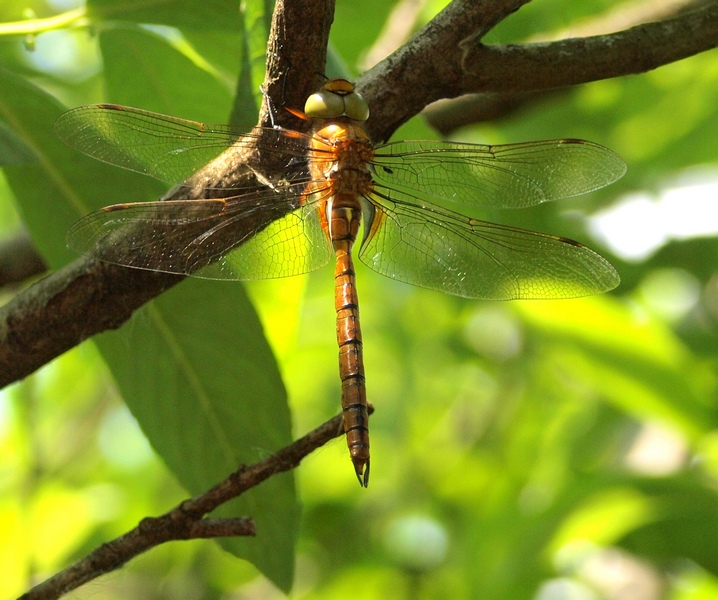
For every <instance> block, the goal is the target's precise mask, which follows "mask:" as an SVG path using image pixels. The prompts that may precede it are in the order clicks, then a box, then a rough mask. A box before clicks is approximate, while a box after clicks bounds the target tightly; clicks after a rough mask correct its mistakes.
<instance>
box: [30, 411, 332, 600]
mask: <svg viewBox="0 0 718 600" xmlns="http://www.w3.org/2000/svg"><path fill="white" fill-rule="evenodd" d="M343 433H344V431H343V428H342V416H341V415H338V416H336V417H334V418H333V419H330V420H329V421H327V422H326V423H324V424H322V425H320V426H319V427H317V428H316V429H314V430H312V431H310V432H309V433H308V434H306V435H305V436H304V437H301V438H299V439H298V440H296V441H295V442H293V443H292V444H290V445H289V446H286V447H285V448H283V449H281V450H280V451H279V452H277V453H276V454H273V455H272V456H270V457H269V458H266V459H264V460H262V461H260V462H258V463H255V464H253V465H251V466H248V467H244V466H243V467H240V468H239V469H238V470H237V471H235V472H234V473H232V474H231V475H230V476H229V477H227V478H226V479H225V480H224V481H222V482H220V483H218V484H217V485H216V486H214V487H213V488H212V489H210V490H208V491H206V492H204V493H203V494H200V495H198V496H195V497H194V498H190V499H188V500H185V501H184V502H182V503H180V504H179V505H178V506H176V507H175V508H173V509H172V510H170V511H169V512H167V513H165V514H163V515H161V516H159V517H148V518H146V519H143V520H142V521H141V522H140V523H139V524H138V525H137V527H135V528H134V529H132V530H130V531H128V532H127V533H125V534H124V535H122V536H120V537H118V538H116V539H114V540H112V541H110V542H107V543H105V544H102V545H101V546H99V547H98V548H97V549H95V550H94V551H93V552H91V553H90V554H88V555H87V556H86V557H84V558H83V559H81V560H80V561H78V562H77V563H75V564H74V565H71V566H70V567H68V568H67V569H64V570H63V571H60V572H59V573H57V574H56V575H54V576H52V577H51V578H49V579H47V580H46V581H44V582H42V583H40V584H39V585H37V586H35V587H34V588H32V589H31V590H30V591H28V592H27V593H25V594H24V595H23V596H21V597H20V600H51V599H54V598H59V597H60V596H62V595H63V594H66V593H67V592H69V591H72V590H74V589H76V588H78V587H80V586H81V585H82V584H84V583H87V582H88V581H91V580H92V579H95V578H97V577H99V576H100V575H104V574H105V573H109V572H110V571H113V570H115V569H117V568H119V567H121V566H122V565H124V564H125V563H126V562H128V561H129V560H131V559H133V558H134V557H136V556H139V555H140V554H142V553H143V552H146V551H147V550H150V549H151V548H154V547H155V546H158V545H159V544H162V543H165V542H170V541H176V540H190V539H205V538H216V537H227V536H237V535H240V536H253V535H256V533H257V532H256V531H255V526H254V522H253V521H252V519H251V518H248V517H244V518H237V519H205V518H203V517H204V515H206V514H209V513H211V512H212V511H214V510H215V509H217V508H218V507H219V506H221V505H222V504H224V503H226V502H228V501H229V500H232V499H233V498H236V497H237V496H239V495H241V494H243V493H244V492H246V491H247V490H249V489H251V488H253V487H255V486H257V485H259V484H260V483H262V482H263V481H265V480H266V479H268V478H269V477H271V476H272V475H274V474H276V473H282V472H284V471H289V470H290V469H294V468H295V467H296V466H297V465H299V463H300V462H301V461H302V459H304V457H306V456H307V455H308V454H310V453H311V452H313V451H314V450H316V449H317V448H319V447H321V446H323V445H324V444H326V443H327V442H328V441H330V440H332V439H333V438H335V437H338V436H339V435H343ZM259 533H260V534H261V532H259Z"/></svg>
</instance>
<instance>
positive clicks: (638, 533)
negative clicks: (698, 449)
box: [620, 477, 718, 576]
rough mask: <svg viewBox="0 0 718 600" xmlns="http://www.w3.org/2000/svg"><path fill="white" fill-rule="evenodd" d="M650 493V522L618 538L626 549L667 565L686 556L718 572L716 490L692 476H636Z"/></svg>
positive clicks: (638, 485)
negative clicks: (662, 477)
mask: <svg viewBox="0 0 718 600" xmlns="http://www.w3.org/2000/svg"><path fill="white" fill-rule="evenodd" d="M634 485H635V486H636V487H638V488H639V489H642V491H644V493H646V494H649V495H650V504H649V511H648V515H649V516H650V517H651V518H650V519H649V520H650V522H648V523H646V524H645V525H643V526H641V527H638V528H637V529H635V530H633V531H631V532H630V533H629V534H628V535H626V536H625V537H624V538H623V539H622V540H621V542H620V544H621V546H623V547H624V548H626V549H627V550H629V551H631V552H634V553H636V554H639V555H641V556H645V557H646V558H649V559H651V560H653V561H655V562H657V563H659V564H660V565H661V566H663V567H666V568H669V569H670V568H673V567H675V566H676V561H678V560H679V559H686V558H687V559H689V560H692V561H694V562H695V563H697V564H699V565H700V566H701V567H703V568H704V569H706V570H707V571H710V572H711V573H713V575H715V576H718V553H716V539H718V494H717V493H716V491H715V489H711V488H709V487H706V485H705V482H704V481H701V480H699V479H698V478H693V477H676V478H666V479H656V480H653V481H651V480H644V481H641V480H637V481H636V482H635V483H634Z"/></svg>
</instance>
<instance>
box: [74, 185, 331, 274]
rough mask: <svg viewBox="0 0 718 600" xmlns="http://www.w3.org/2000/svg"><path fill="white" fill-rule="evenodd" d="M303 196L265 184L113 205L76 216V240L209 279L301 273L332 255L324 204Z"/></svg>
mask: <svg viewBox="0 0 718 600" xmlns="http://www.w3.org/2000/svg"><path fill="white" fill-rule="evenodd" d="M300 198H301V196H298V195H297V194H294V193H291V194H290V193H286V194H279V193H275V192H261V193H256V194H247V195H244V196H241V197H237V198H228V199H217V200H187V201H184V200H177V201H163V202H143V203H136V204H121V205H113V206H109V207H106V208H104V209H101V210H98V211H95V212H93V213H91V214H89V215H87V216H85V217H83V218H82V219H80V220H79V221H78V222H77V223H75V225H73V226H72V228H71V229H70V231H69V233H68V246H70V248H72V249H74V250H77V251H78V252H81V253H83V254H86V255H89V256H94V257H96V258H98V259H100V260H103V261H106V262H110V263H114V264H118V265H122V266H126V267H132V268H136V269H145V270H150V271H161V272H165V273H176V274H181V275H191V276H194V277H201V278H205V279H230V280H239V279H265V278H273V277H283V276H289V275H298V274H301V273H307V272H309V271H311V270H313V269H316V268H318V267H320V266H322V265H324V264H326V262H327V261H328V260H329V257H330V256H331V251H330V249H329V246H328V242H327V240H326V237H323V236H324V233H323V230H322V228H321V224H320V221H319V218H318V216H317V213H316V204H314V203H310V204H301V202H300ZM322 242H323V243H322Z"/></svg>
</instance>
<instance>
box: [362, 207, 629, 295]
mask: <svg viewBox="0 0 718 600" xmlns="http://www.w3.org/2000/svg"><path fill="white" fill-rule="evenodd" d="M371 204H372V205H373V207H374V215H373V220H372V222H371V224H370V227H369V228H368V230H367V235H366V237H365V240H364V242H363V244H362V246H361V249H360V252H359V258H360V259H361V260H362V262H364V263H365V264H366V265H368V266H369V267H371V268H372V269H374V270H375V271H377V272H379V273H381V274H382V275H385V276H387V277H390V278H392V279H397V280H399V281H403V282H405V283H411V284H414V285H418V286H420V287H425V288H429V289H433V290H438V291H440V292H446V293H449V294H454V295H456V296H462V297H464V298H481V299H486V300H517V299H554V298H576V297H580V296H588V295H591V294H598V293H601V292H605V291H608V290H610V289H613V288H614V287H616V286H617V285H618V283H619V277H618V274H617V273H616V270H615V269H614V268H613V267H612V266H611V265H610V264H609V263H608V261H606V260H605V259H604V258H602V257H601V256H599V255H598V254H596V253H595V252H593V251H592V250H590V249H588V248H586V247H585V246H583V245H581V244H579V243H578V242H574V241H572V240H568V239H565V238H560V237H555V236H551V235H544V234H541V233H536V232H532V231H527V230H523V229H518V228H514V227H507V226H504V225H498V224H495V223H489V222H486V221H479V220H477V219H470V218H468V217H465V216H463V215H459V214H456V213H452V212H448V211H444V210H441V209H439V208H437V207H423V208H420V207H418V206H415V205H413V204H408V203H407V202H404V201H402V200H400V199H397V198H393V199H389V198H387V197H380V196H375V197H372V198H371Z"/></svg>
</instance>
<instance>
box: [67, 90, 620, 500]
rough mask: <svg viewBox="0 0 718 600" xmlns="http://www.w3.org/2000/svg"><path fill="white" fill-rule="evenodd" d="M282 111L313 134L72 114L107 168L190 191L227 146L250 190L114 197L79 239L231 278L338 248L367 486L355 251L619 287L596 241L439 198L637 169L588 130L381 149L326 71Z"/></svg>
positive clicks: (458, 280) (536, 192)
mask: <svg viewBox="0 0 718 600" xmlns="http://www.w3.org/2000/svg"><path fill="white" fill-rule="evenodd" d="M287 110H288V111H289V112H291V113H292V114H294V115H295V116H297V117H300V118H302V119H304V120H306V121H307V122H308V124H309V128H308V131H307V132H301V131H296V130H293V129H287V128H282V127H280V126H278V125H275V126H273V127H266V128H255V129H254V130H252V131H251V132H248V133H245V132H241V131H238V130H236V129H234V128H232V127H230V126H226V125H209V124H205V123H199V122H195V121H189V120H185V119H180V118H176V117H171V116H166V115H161V114H157V113H153V112H149V111H145V110H141V109H137V108H130V107H126V106H120V105H114V104H99V105H90V106H81V107H78V108H75V109H72V110H70V111H68V112H66V113H64V114H63V115H61V116H60V117H59V118H58V120H57V122H56V124H55V131H56V133H57V135H58V136H59V137H60V138H61V139H62V140H63V141H64V142H66V143H67V144H69V145H70V146H71V147H74V148H75V149H77V150H79V151H81V152H83V153H85V154H87V155H89V156H91V157H93V158H96V159H99V160H101V161H104V162H107V163H110V164H112V165H116V166H119V167H123V168H125V169H130V170H133V171H138V172H140V173H144V174H146V175H149V176H152V177H155V178H157V179H160V180H163V181H166V182H169V183H173V184H177V183H178V182H179V184H180V185H186V186H190V185H196V182H195V180H194V179H192V178H191V176H192V174H193V173H194V172H195V171H197V170H199V169H201V168H202V167H204V166H205V165H207V164H208V163H211V161H212V160H213V159H215V158H216V157H217V156H218V155H219V154H220V153H222V152H224V151H226V150H229V149H231V150H232V151H233V152H235V153H237V155H238V156H240V157H242V158H241V160H240V161H239V167H240V168H241V169H244V173H245V175H246V176H247V177H245V180H243V181H245V183H244V184H243V185H242V186H240V187H235V184H226V185H225V184H222V183H220V184H218V185H216V186H215V187H216V188H218V189H214V190H211V192H212V193H211V194H210V193H206V194H204V196H203V197H201V198H196V199H187V200H160V201H154V202H135V203H124V204H115V205H112V206H107V207H105V208H103V209H100V210H98V211H95V212H93V213H90V214H88V215H86V216H85V217H83V218H82V219H80V220H79V221H78V222H77V223H76V224H75V225H73V226H72V228H71V229H70V231H69V232H68V237H67V240H68V245H69V247H70V248H72V249H74V250H76V251H79V252H81V253H83V254H86V255H88V256H92V257H95V258H97V259H100V260H102V261H106V262H109V263H114V264H117V265H122V266H125V267H132V268H136V269H147V270H152V271H160V272H167V273H175V274H181V275H188V276H194V277H203V278H209V279H229V280H247V279H265V278H275V277H285V276H293V275H300V274H303V273H308V272H310V271H313V270H315V269H318V268H319V267H322V266H324V265H325V264H327V263H328V262H329V261H330V260H331V259H332V258H334V260H335V273H334V277H335V284H334V290H335V310H336V330H337V342H338V345H339V375H340V381H341V403H342V411H343V423H344V431H345V433H346V440H347V446H348V448H349V454H350V456H351V460H352V463H353V466H354V471H355V473H356V476H357V478H358V479H359V483H360V485H362V486H364V487H366V486H367V485H368V483H369V472H370V452H369V404H368V401H367V395H366V382H365V371H364V355H363V340H362V335H361V328H360V322H359V301H358V295H357V287H356V276H355V269H354V263H353V251H354V248H355V246H356V248H357V255H358V257H359V260H361V261H362V262H363V263H364V264H365V265H367V266H368V267H369V268H371V269H373V270H374V271H376V272H378V273H380V274H382V275H384V276H386V277H389V278H391V279H395V280H397V281H401V282H405V283H409V284H413V285H416V286H420V287H423V288H429V289H432V290H438V291H440V292H445V293H448V294H453V295H456V296H461V297H465V298H474V299H490V300H513V299H554V298H555V299H558V298H576V297H580V296H587V295H591V294H598V293H602V292H605V291H608V290H611V289H613V288H614V287H616V286H617V285H618V283H619V277H618V274H617V272H616V270H615V269H614V268H613V267H612V266H611V264H610V263H609V262H608V261H607V260H605V259H604V258H603V257H601V256H600V255H598V254H596V253H595V252H593V251H592V250H590V249H589V248H587V247H586V246H584V245H582V244H580V243H578V242H576V241H573V240H570V239H567V238H564V237H558V236H554V235H548V234H544V233H538V232H535V231H529V230H525V229H519V228H517V227H511V226H507V225H501V224H498V223H492V222H488V221H483V220H479V219H476V218H472V217H470V216H467V215H465V214H462V213H461V212H454V211H452V210H448V209H447V208H445V207H444V206H443V205H444V204H446V203H449V204H452V205H455V206H457V207H459V209H460V208H461V207H464V208H465V209H466V210H465V212H469V209H486V208H488V209H494V208H504V209H515V208H526V207H530V206H534V205H538V204H540V203H543V202H546V201H551V200H556V199H560V198H567V197H572V196H576V195H580V194H584V193H587V192H591V191H593V190H596V189H599V188H602V187H604V186H606V185H608V184H610V183H612V182H614V181H616V180H617V179H619V178H620V177H621V176H622V175H623V174H624V172H625V169H626V166H625V164H624V162H623V161H622V160H621V159H620V158H619V157H618V156H617V155H616V154H615V153H613V152H612V151H611V150H609V149H607V148H605V147H603V146H600V145H598V144H595V143H592V142H588V141H583V140H577V139H558V140H549V141H535V142H525V143H516V144H508V145H496V146H488V145H479V144H470V143H457V142H448V141H431V140H413V141H395V142H389V143H384V144H374V143H372V141H371V139H370V137H369V135H368V134H367V131H366V128H365V123H366V121H367V120H368V118H369V106H368V104H367V102H366V101H365V100H364V98H363V97H362V96H361V95H360V94H359V93H358V92H357V90H356V89H355V86H354V84H353V83H351V82H350V81H348V80H345V79H331V80H328V81H326V82H325V83H324V84H323V85H322V87H321V88H320V89H319V90H318V91H317V92H315V93H313V94H312V95H310V96H309V98H308V99H307V101H306V104H305V106H304V110H303V111H300V110H296V109H290V108H287ZM269 163H271V165H272V166H271V168H270V167H268V166H267V165H268V164H269ZM247 180H249V181H250V182H251V183H250V184H248V183H246V181H247ZM190 181H191V182H192V183H190ZM223 188H224V189H223ZM214 195H217V196H218V197H216V198H215V197H209V196H214Z"/></svg>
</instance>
